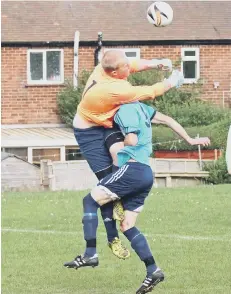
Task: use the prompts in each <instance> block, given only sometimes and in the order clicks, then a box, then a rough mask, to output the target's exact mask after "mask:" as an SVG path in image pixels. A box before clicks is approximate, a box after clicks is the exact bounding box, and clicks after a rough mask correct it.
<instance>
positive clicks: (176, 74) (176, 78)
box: [166, 70, 184, 88]
mask: <svg viewBox="0 0 231 294" xmlns="http://www.w3.org/2000/svg"><path fill="white" fill-rule="evenodd" d="M166 82H167V83H168V84H169V87H170V88H173V87H176V88H179V87H180V86H182V85H183V83H184V75H183V73H182V72H181V71H179V70H173V72H172V74H171V75H170V77H169V78H168V79H166Z"/></svg>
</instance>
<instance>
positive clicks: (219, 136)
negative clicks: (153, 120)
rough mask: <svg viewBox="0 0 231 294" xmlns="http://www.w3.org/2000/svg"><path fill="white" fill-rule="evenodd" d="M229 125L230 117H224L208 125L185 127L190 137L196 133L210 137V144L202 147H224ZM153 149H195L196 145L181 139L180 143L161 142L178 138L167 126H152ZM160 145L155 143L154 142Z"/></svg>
mask: <svg viewBox="0 0 231 294" xmlns="http://www.w3.org/2000/svg"><path fill="white" fill-rule="evenodd" d="M229 126H230V119H229V118H226V119H223V120H222V121H219V122H216V123H213V124H211V125H209V126H200V127H189V128H186V131H187V133H188V134H189V135H190V136H191V137H196V136H197V134H199V135H200V137H209V138H210V139H211V146H209V147H202V149H203V148H204V149H205V148H206V149H224V148H225V147H226V142H227V134H228V130H229ZM152 133H153V144H154V145H153V150H154V151H155V150H171V149H174V150H197V146H190V145H189V144H188V143H187V142H185V141H182V142H181V143H178V142H176V143H174V144H173V143H167V144H163V143H162V142H167V141H173V140H178V139H179V136H178V135H177V134H175V133H174V132H173V131H172V130H171V129H169V128H168V127H163V126H153V132H152ZM159 142H160V143H161V145H156V143H159Z"/></svg>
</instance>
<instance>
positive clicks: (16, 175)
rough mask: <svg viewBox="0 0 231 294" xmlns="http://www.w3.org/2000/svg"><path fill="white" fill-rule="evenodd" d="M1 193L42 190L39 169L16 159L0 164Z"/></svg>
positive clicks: (11, 158) (3, 161)
mask: <svg viewBox="0 0 231 294" xmlns="http://www.w3.org/2000/svg"><path fill="white" fill-rule="evenodd" d="M1 188H2V191H3V192H4V191H25V190H31V191H36V190H43V189H44V188H43V186H41V180H40V169H39V168H38V167H36V166H34V165H32V164H29V163H27V162H25V161H23V160H21V159H18V158H16V157H8V158H6V159H4V160H2V162H1Z"/></svg>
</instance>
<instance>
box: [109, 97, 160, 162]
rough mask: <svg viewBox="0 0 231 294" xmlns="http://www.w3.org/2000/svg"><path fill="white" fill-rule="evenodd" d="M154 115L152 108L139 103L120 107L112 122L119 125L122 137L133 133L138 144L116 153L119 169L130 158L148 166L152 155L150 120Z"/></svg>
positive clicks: (154, 111)
mask: <svg viewBox="0 0 231 294" xmlns="http://www.w3.org/2000/svg"><path fill="white" fill-rule="evenodd" d="M155 114H156V110H155V109H154V108H152V107H150V106H148V105H146V104H143V103H140V102H135V103H129V104H124V105H122V106H120V109H119V110H118V112H117V113H116V114H115V117H114V121H115V122H116V123H117V124H118V125H119V127H120V129H121V131H122V133H123V134H124V135H127V134H129V133H135V134H136V135H137V137H138V143H137V145H136V146H125V147H124V148H123V149H122V150H120V151H119V152H118V155H117V156H118V164H119V167H121V166H122V165H124V164H125V163H126V162H127V161H128V160H129V159H131V158H132V159H134V160H136V161H138V162H140V163H144V164H147V165H149V156H150V154H151V153H152V126H151V120H152V118H153V117H154V116H155Z"/></svg>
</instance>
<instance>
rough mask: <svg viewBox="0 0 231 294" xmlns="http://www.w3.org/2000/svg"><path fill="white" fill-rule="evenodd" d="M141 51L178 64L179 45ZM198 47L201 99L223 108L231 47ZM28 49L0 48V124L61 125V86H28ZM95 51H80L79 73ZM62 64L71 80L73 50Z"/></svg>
mask: <svg viewBox="0 0 231 294" xmlns="http://www.w3.org/2000/svg"><path fill="white" fill-rule="evenodd" d="M134 47H135V48H137V47H138V46H134ZM185 47H190V46H185ZM191 47H195V46H191ZM140 48H141V58H146V59H151V58H162V57H164V58H171V59H172V60H173V61H178V60H179V58H180V56H181V48H182V46H141V47H140ZM199 48H200V72H201V78H202V80H203V93H202V95H201V98H202V99H204V100H208V101H211V102H212V103H215V104H217V105H222V98H223V91H230V90H231V89H230V88H231V70H230V69H231V46H230V45H201V46H199ZM27 49H31V48H26V47H21V48H16V47H3V48H2V124H38V123H60V122H61V121H60V117H59V114H58V109H57V103H56V99H57V98H56V96H57V93H58V92H59V91H60V90H62V89H63V86H62V85H61V86H31V85H27V72H26V70H27ZM33 49H36V48H33ZM40 49H41V48H40ZM94 50H95V48H93V47H81V48H80V49H79V71H81V70H83V69H86V70H91V69H93V67H94ZM64 63H65V65H64V77H65V79H68V78H69V79H71V80H72V76H73V48H64ZM214 81H218V82H219V83H220V86H219V88H218V89H214V87H213V83H214ZM225 100H226V101H225V102H226V105H227V106H229V107H230V103H231V99H230V94H229V93H225Z"/></svg>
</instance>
